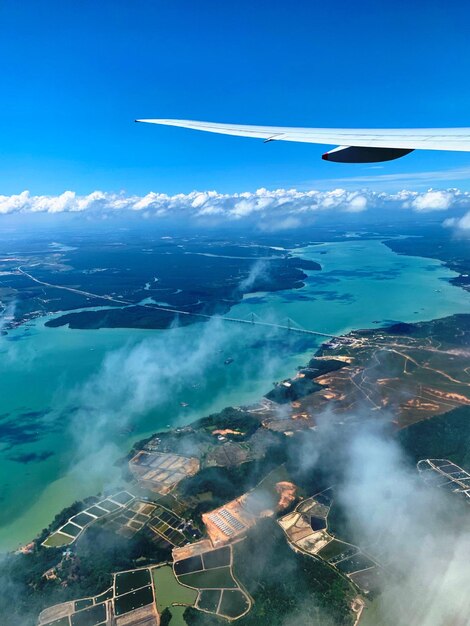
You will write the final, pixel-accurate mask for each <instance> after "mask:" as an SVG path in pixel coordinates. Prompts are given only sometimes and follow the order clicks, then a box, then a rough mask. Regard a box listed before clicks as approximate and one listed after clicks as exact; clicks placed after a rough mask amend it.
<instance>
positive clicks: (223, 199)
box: [0, 188, 470, 228]
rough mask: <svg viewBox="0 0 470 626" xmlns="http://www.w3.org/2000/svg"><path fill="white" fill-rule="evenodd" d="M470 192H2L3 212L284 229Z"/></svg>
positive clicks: (469, 197) (433, 206)
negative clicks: (328, 216)
mask: <svg viewBox="0 0 470 626" xmlns="http://www.w3.org/2000/svg"><path fill="white" fill-rule="evenodd" d="M469 203H470V192H464V191H461V190H459V189H443V190H435V189H429V190H427V191H424V192H418V191H412V190H407V189H404V190H402V191H400V192H398V193H386V192H383V191H382V192H377V191H373V190H371V189H362V190H346V189H342V188H336V189H331V190H327V191H319V190H309V191H298V190H296V189H274V190H269V189H264V188H261V189H258V190H257V191H255V192H242V193H233V194H222V193H218V192H217V191H202V192H201V191H193V192H191V193H188V194H183V193H180V194H175V195H172V196H171V195H168V194H165V193H157V192H154V191H151V192H149V193H147V194H146V195H144V196H137V195H126V194H125V193H113V192H104V191H94V192H92V193H90V194H88V195H83V196H80V195H78V194H76V193H75V192H74V191H64V193H62V194H60V195H58V196H33V195H31V194H30V193H29V192H28V191H23V192H22V193H20V194H17V195H11V196H0V215H1V214H12V213H76V212H88V213H92V214H100V215H102V216H104V217H106V216H108V215H110V214H116V213H123V212H126V211H128V212H133V213H138V214H140V215H142V216H143V217H157V218H158V217H183V216H184V217H186V218H188V219H195V220H201V219H203V220H208V219H213V220H214V219H216V220H219V221H220V220H233V221H239V220H246V219H257V220H258V221H259V222H262V221H263V220H268V219H269V220H270V221H272V219H273V218H276V219H277V220H278V222H279V223H280V224H282V228H292V227H295V226H296V224H297V223H300V222H299V220H300V218H301V217H303V216H305V215H311V216H314V215H316V214H319V213H324V212H328V211H337V212H344V213H359V212H362V211H366V210H369V209H377V208H378V209H381V208H387V207H389V208H399V209H400V208H402V209H407V210H410V211H414V212H417V213H425V212H430V211H446V210H449V209H453V208H460V207H466V206H468V205H469Z"/></svg>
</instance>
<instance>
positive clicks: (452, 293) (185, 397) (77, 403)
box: [0, 240, 470, 549]
mask: <svg viewBox="0 0 470 626" xmlns="http://www.w3.org/2000/svg"><path fill="white" fill-rule="evenodd" d="M295 254H296V255H299V256H302V257H303V258H307V259H312V260H316V261H318V262H320V263H321V265H322V267H323V270H322V271H321V272H314V271H312V272H307V274H308V279H307V281H306V284H305V287H303V288H302V289H298V290H288V291H282V292H277V293H270V294H265V293H264V292H263V293H257V294H252V296H251V297H250V296H248V297H245V299H244V301H243V302H242V303H240V304H239V305H237V306H235V307H233V308H232V310H231V312H230V314H229V315H230V317H239V318H247V317H249V316H250V313H252V312H254V313H256V315H258V316H259V317H260V318H262V319H264V320H266V321H271V322H279V323H281V324H286V318H287V317H289V318H291V319H292V320H293V321H294V322H295V323H297V324H300V325H301V326H303V327H305V328H310V329H313V330H318V331H321V332H328V333H335V334H341V333H344V332H347V331H349V330H351V329H357V328H365V327H374V325H377V323H387V322H389V321H398V320H399V321H407V322H410V321H420V320H429V319H434V318H437V317H443V316H446V315H451V314H453V313H462V312H468V311H469V305H470V294H469V293H468V292H465V291H464V290H462V289H460V288H457V287H454V286H453V285H451V284H450V283H449V279H450V278H451V277H452V276H454V275H455V274H454V273H453V272H451V271H450V270H448V269H446V268H445V267H444V266H442V265H441V264H440V262H438V261H434V260H430V259H422V258H418V257H408V256H401V255H397V254H395V253H394V252H392V251H391V250H390V249H389V248H387V247H386V246H385V245H384V244H382V243H381V242H380V241H377V240H372V241H348V242H340V243H326V244H321V245H317V246H308V247H307V248H304V249H302V250H296V251H295ZM46 320H47V318H41V319H38V320H36V321H35V322H34V323H32V324H28V325H25V326H22V327H20V328H18V329H16V330H14V331H12V332H11V333H9V335H8V337H6V338H3V339H2V340H1V341H0V434H1V442H2V445H3V448H1V449H0V477H1V478H0V505H1V506H0V548H1V549H9V548H13V547H16V546H17V545H18V544H19V543H23V542H25V541H27V540H29V539H31V538H32V537H33V536H34V535H35V534H36V533H37V532H38V531H40V530H41V529H42V528H43V527H44V526H46V525H47V524H48V523H49V522H50V521H51V519H52V517H53V516H54V515H55V513H56V512H58V511H59V510H60V509H61V508H63V507H64V506H66V505H68V504H70V503H71V502H73V501H74V500H75V499H77V498H82V497H84V496H86V495H90V494H92V493H96V492H97V491H99V490H100V489H101V488H102V487H103V485H105V484H107V483H109V481H110V479H112V477H114V476H116V475H117V470H116V468H113V467H112V462H113V461H114V460H115V459H116V458H118V457H119V456H120V455H122V454H125V453H126V452H127V451H128V449H129V447H130V445H131V443H132V442H133V441H135V440H136V439H140V438H142V437H143V436H145V435H146V434H149V433H151V432H154V431H156V430H158V429H161V428H164V427H166V426H167V425H173V424H177V423H181V422H188V421H191V420H193V419H195V418H196V417H199V416H202V415H205V414H208V413H210V412H214V411H217V410H220V409H221V408H223V407H224V406H228V405H232V404H235V405H237V404H247V403H251V402H255V401H257V400H258V399H259V398H260V397H261V396H262V395H263V394H264V393H266V391H268V390H269V389H270V388H271V386H272V382H273V381H274V380H279V379H281V378H284V377H287V376H289V375H291V374H292V373H293V371H294V370H295V367H296V366H297V365H299V364H301V363H303V362H305V360H306V359H307V357H308V355H309V354H311V353H312V351H313V350H314V349H315V346H316V344H317V343H318V339H315V338H313V337H311V336H306V335H299V334H297V335H295V334H294V333H291V334H290V336H287V333H285V332H283V331H282V332H281V333H278V334H276V333H275V334H272V331H268V330H266V329H264V328H262V327H257V326H247V325H241V324H240V325H239V324H234V323H229V322H221V321H217V320H216V321H214V322H210V323H197V324H193V325H191V326H187V327H183V328H176V329H173V330H170V331H158V330H152V331H142V330H134V329H100V330H70V329H68V328H47V327H45V326H44V322H45V321H46ZM228 358H231V359H233V362H232V363H230V364H229V365H227V364H225V361H226V359H228ZM181 402H183V403H186V404H188V405H189V406H187V407H182V406H181V404H180V403H181Z"/></svg>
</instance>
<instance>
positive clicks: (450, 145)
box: [136, 119, 470, 163]
mask: <svg viewBox="0 0 470 626" xmlns="http://www.w3.org/2000/svg"><path fill="white" fill-rule="evenodd" d="M136 122H147V123H149V124H162V125H164V126H181V127H182V128H190V129H193V130H202V131H205V132H208V133H220V134H222V135H236V136H238V137H254V138H256V139H264V141H265V142H267V141H298V142H301V143H317V144H329V145H337V146H338V147H337V148H335V149H334V150H330V151H329V152H326V153H325V154H323V156H322V158H323V159H325V160H326V161H336V162H340V163H373V162H378V161H390V160H392V159H397V158H399V157H401V156H404V155H405V154H409V153H410V152H412V151H413V150H455V151H459V152H470V128H403V129H398V128H384V129H371V128H367V129H360V128H357V129H356V128H354V129H351V128H296V127H288V126H246V125H243V124H218V123H214V122H197V121H192V120H165V119H141V120H136Z"/></svg>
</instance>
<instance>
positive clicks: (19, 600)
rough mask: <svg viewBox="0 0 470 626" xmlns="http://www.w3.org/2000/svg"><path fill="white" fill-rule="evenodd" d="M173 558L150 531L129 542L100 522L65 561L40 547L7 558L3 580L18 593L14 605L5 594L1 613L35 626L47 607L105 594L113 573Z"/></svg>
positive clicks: (17, 625)
mask: <svg viewBox="0 0 470 626" xmlns="http://www.w3.org/2000/svg"><path fill="white" fill-rule="evenodd" d="M169 558H171V553H170V550H169V548H168V546H167V547H164V546H163V545H162V544H158V543H155V541H154V540H152V539H151V538H150V537H148V536H147V535H146V534H145V532H144V533H139V534H138V535H135V536H134V537H132V538H131V539H125V538H123V537H120V536H118V535H115V534H114V533H112V532H110V531H108V530H105V529H103V528H101V527H100V523H99V522H97V523H96V524H93V525H92V526H90V528H88V529H87V531H86V532H85V533H84V534H83V535H82V536H81V537H80V541H79V542H78V543H76V544H73V547H72V554H71V555H70V557H63V555H62V550H60V549H56V548H43V547H41V546H39V547H37V548H36V549H35V550H34V551H33V553H32V554H20V555H13V554H10V555H6V556H5V557H4V558H3V560H2V576H4V577H5V579H7V580H9V581H10V584H11V585H12V586H14V588H15V589H16V591H17V593H16V596H15V602H14V603H12V602H11V598H10V596H9V594H6V593H3V594H0V615H8V616H9V623H8V626H36V622H37V617H38V615H39V613H40V612H41V611H42V610H43V609H44V608H46V607H48V606H52V605H53V604H59V603H61V602H66V601H68V600H76V599H77V598H88V597H91V596H95V595H97V594H100V593H106V592H107V591H108V590H109V588H110V587H111V584H112V575H111V573H112V572H116V571H123V570H128V569H133V568H135V567H139V566H140V567H142V566H143V565H146V564H149V565H150V564H154V563H159V562H161V561H166V560H168V559H169ZM52 567H54V568H56V571H57V575H58V578H57V580H46V579H45V578H44V577H43V574H44V572H46V571H47V570H49V569H50V568H52ZM63 583H65V584H66V586H65V585H64V584H63ZM100 599H101V600H104V597H102V598H100Z"/></svg>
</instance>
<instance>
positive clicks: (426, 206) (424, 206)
mask: <svg viewBox="0 0 470 626" xmlns="http://www.w3.org/2000/svg"><path fill="white" fill-rule="evenodd" d="M454 197H455V195H454V194H452V193H451V192H450V191H433V190H430V191H427V192H426V193H423V194H419V195H418V196H416V198H415V199H414V200H413V201H412V203H411V205H412V207H413V208H414V209H415V210H416V211H422V212H426V211H446V210H447V209H448V208H449V207H450V205H451V204H452V200H453V198H454Z"/></svg>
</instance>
